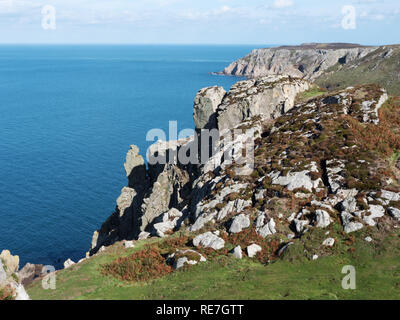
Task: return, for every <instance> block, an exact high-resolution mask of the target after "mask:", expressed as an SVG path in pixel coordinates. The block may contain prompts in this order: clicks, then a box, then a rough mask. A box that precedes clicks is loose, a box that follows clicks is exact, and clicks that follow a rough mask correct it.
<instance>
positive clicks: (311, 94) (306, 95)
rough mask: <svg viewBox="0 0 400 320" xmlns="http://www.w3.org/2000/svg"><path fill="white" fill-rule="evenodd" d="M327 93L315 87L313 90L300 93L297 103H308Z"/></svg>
mask: <svg viewBox="0 0 400 320" xmlns="http://www.w3.org/2000/svg"><path fill="white" fill-rule="evenodd" d="M325 93H326V90H324V89H322V88H320V87H318V86H313V87H312V88H311V89H309V90H307V91H304V92H302V93H300V94H299V95H298V96H297V98H296V103H303V102H307V101H308V100H310V99H312V98H316V97H319V96H322V95H324V94H325Z"/></svg>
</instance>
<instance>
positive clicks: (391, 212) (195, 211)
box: [92, 76, 400, 268]
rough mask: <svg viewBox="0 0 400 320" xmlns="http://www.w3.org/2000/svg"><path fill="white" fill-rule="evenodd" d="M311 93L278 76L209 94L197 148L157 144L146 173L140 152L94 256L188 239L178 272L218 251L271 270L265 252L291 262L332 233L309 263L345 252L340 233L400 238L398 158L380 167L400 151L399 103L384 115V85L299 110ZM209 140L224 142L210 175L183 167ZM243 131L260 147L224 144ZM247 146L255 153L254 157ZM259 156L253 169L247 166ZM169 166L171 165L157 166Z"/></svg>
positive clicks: (208, 162) (195, 166)
mask: <svg viewBox="0 0 400 320" xmlns="http://www.w3.org/2000/svg"><path fill="white" fill-rule="evenodd" d="M310 86H311V84H310V83H309V82H308V81H307V80H301V79H294V78H291V77H285V76H272V77H265V78H260V79H257V80H256V79H252V80H247V81H240V82H239V83H237V84H236V85H234V86H233V87H232V89H231V90H230V91H229V92H227V93H226V92H225V91H224V90H222V89H221V88H218V87H211V88H206V89H202V90H201V91H200V92H199V93H198V94H197V96H196V99H195V103H194V120H195V123H196V131H195V133H196V134H195V136H194V137H189V138H186V139H181V140H174V141H169V142H165V141H158V142H156V143H155V144H153V145H152V146H151V147H150V148H149V150H148V153H147V156H148V157H147V158H148V159H149V161H148V165H147V169H146V168H143V161H142V159H141V156H140V155H139V154H138V150H137V148H135V147H131V150H130V151H129V153H128V156H127V161H126V163H125V168H126V171H127V176H128V178H129V184H128V186H127V187H125V188H123V189H122V192H121V196H120V197H119V198H118V200H117V207H116V210H115V212H114V214H113V215H112V216H111V217H110V218H109V219H108V220H107V221H106V222H105V223H104V224H103V226H102V228H101V229H100V230H98V231H97V232H96V233H95V235H94V238H93V245H92V247H93V250H92V253H95V252H96V250H99V248H102V246H105V245H108V244H110V243H112V242H113V241H122V240H136V239H147V238H149V237H154V236H157V237H165V236H168V235H169V234H170V233H173V232H178V231H185V232H187V234H188V237H189V238H190V240H192V241H190V240H188V241H186V242H185V243H184V244H183V245H182V246H180V247H178V248H176V249H177V250H178V251H177V252H178V253H177V254H176V255H174V256H173V257H172V256H171V257H170V258H171V259H173V260H171V261H170V262H171V264H170V265H172V266H174V267H175V268H181V267H182V266H185V265H190V264H194V263H195V262H198V258H199V259H200V260H201V257H200V256H199V254H195V253H193V252H190V251H189V252H179V251H185V250H187V249H188V247H190V246H191V247H192V248H193V249H196V248H198V250H201V252H202V254H204V255H205V253H204V252H209V251H210V249H212V250H215V251H218V252H219V253H221V254H226V252H227V250H228V249H231V248H235V249H234V250H233V251H231V252H232V253H233V255H234V256H235V257H237V258H240V257H241V256H242V254H243V252H242V247H243V250H246V249H247V253H248V255H249V256H251V257H255V256H257V259H258V260H263V261H264V262H268V261H269V260H268V258H269V257H268V255H269V254H270V252H269V250H266V252H263V254H259V255H257V252H259V250H261V248H265V247H266V246H268V247H271V249H273V250H271V254H274V255H275V256H276V255H280V254H282V253H283V251H284V250H283V248H286V249H288V248H289V245H291V243H296V244H299V245H303V244H301V242H302V241H303V239H304V241H306V240H305V239H307V238H308V237H313V236H314V235H315V234H317V233H316V232H312V231H313V230H315V228H328V227H329V230H330V232H332V235H331V237H332V238H328V239H326V240H325V241H324V242H322V241H323V239H318V242H317V243H319V246H318V248H316V249H315V250H316V251H317V252H308V253H307V255H309V258H310V257H311V254H314V253H319V255H320V256H322V255H324V254H325V253H329V252H333V251H334V250H329V249H328V248H326V247H330V246H332V245H334V241H333V240H332V239H338V242H339V237H342V236H343V232H341V231H340V232H337V230H339V229H340V228H342V229H343V230H344V231H345V232H347V233H351V232H357V231H358V230H360V229H363V228H365V227H366V226H371V227H379V228H380V229H381V227H382V230H386V229H390V228H394V226H395V224H396V223H397V219H398V218H397V219H396V217H398V216H399V212H398V211H397V210H398V205H399V203H397V202H398V201H399V200H400V188H399V187H398V182H399V181H400V177H399V176H398V172H397V171H392V169H393V168H392V167H393V166H392V167H388V166H387V164H386V163H383V161H381V160H382V159H387V158H389V156H391V154H387V157H386V156H385V157H382V155H379V156H376V155H378V151H377V150H376V148H377V146H379V147H380V148H381V149H380V150H388V152H391V151H392V150H397V149H398V148H397V147H396V146H397V145H398V141H400V136H399V133H398V132H397V131H396V123H398V122H396V121H400V120H399V119H396V114H397V113H396V112H395V111H396V110H395V108H398V109H399V110H400V106H399V107H397V105H391V104H392V103H394V102H393V101H388V103H387V104H386V105H385V107H382V106H383V105H384V102H386V101H387V100H386V99H387V94H386V92H385V90H383V89H382V88H380V87H378V86H375V85H363V86H358V87H350V88H347V89H346V90H342V91H337V92H335V93H332V94H331V93H328V92H327V93H325V94H323V95H321V94H320V93H318V96H315V97H314V98H309V99H307V100H305V101H304V100H303V99H300V100H298V101H296V95H297V94H298V93H301V92H302V91H304V90H307V89H308V88H310ZM307 94H312V92H311V91H310V92H308V93H307ZM390 108H393V110H392V109H390ZM389 111H390V115H388V114H387V112H389ZM392 118H393V121H392ZM391 121H392V122H391ZM202 129H217V130H216V131H218V132H222V133H223V134H222V135H220V136H219V137H218V139H216V141H215V147H216V148H215V152H214V153H212V154H211V155H210V157H208V158H206V159H205V161H204V162H203V161H202V162H201V163H198V162H195V163H189V164H188V163H185V162H183V161H175V160H176V155H177V154H180V152H181V151H183V152H184V153H183V154H184V155H186V153H187V151H188V150H191V148H192V147H193V149H194V150H198V145H196V143H197V142H198V134H199V132H203V131H202ZM240 129H249V130H250V129H251V130H253V131H254V135H253V136H252V137H249V136H247V135H246V134H244V133H241V134H238V135H237V136H236V137H232V140H230V141H225V139H224V138H225V136H230V135H231V133H232V132H234V131H236V130H238V131H239V130H240ZM204 131H207V130H204ZM232 136H235V135H234V134H233V135H232ZM375 136H377V137H379V138H380V140H379V141H375V140H374V138H375ZM363 137H368V139H363ZM386 137H387V139H388V141H386V140H385V138H386ZM248 145H250V150H249V149H246V150H244V149H243V147H244V146H248ZM248 151H249V154H250V155H251V157H248V158H246V156H247V154H248ZM379 152H382V151H379ZM231 155H234V156H237V158H235V160H236V159H239V160H240V159H243V158H244V159H245V160H252V161H253V162H252V164H253V167H246V165H247V163H246V161H245V162H244V163H243V162H242V163H240V162H239V161H228V160H229V159H228V158H229V156H231ZM163 157H164V158H165V160H166V161H165V163H163V162H159V161H153V160H157V159H161V158H163ZM199 158H200V159H202V157H198V154H196V157H195V160H198V159H199ZM202 160H203V159H202ZM385 166H386V167H385ZM143 169H145V170H143ZM243 169H246V170H243ZM247 169H251V170H247ZM393 170H394V169H393ZM132 172H137V174H132ZM396 179H397V180H396ZM395 180H396V181H395ZM389 190H390V191H389ZM332 224H333V225H334V226H333V227H331V225H332ZM338 225H339V226H338ZM310 231H311V232H310ZM198 233H200V234H198ZM322 233H324V232H322ZM328 234H329V233H326V236H328ZM308 235H309V236H308ZM287 239H289V240H290V242H289V243H286V244H285V241H287ZM299 239H300V241H299ZM340 240H342V239H340ZM160 241H161V242H164V241H163V240H160ZM243 241H245V242H244V243H243ZM125 243H126V242H125ZM251 243H254V245H251V246H249V247H247V246H248V244H251ZM256 243H257V244H256ZM340 243H342V241H341V242H340ZM240 246H242V247H240ZM296 247H297V246H296ZM203 248H207V249H208V250H203ZM245 248H246V249H245ZM286 249H285V250H286ZM290 250H291V249H289V251H290ZM321 250H323V251H324V252H323V253H321V252H320V251H321ZM279 252H280V253H279ZM204 258H205V257H204Z"/></svg>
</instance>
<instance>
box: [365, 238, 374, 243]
mask: <svg viewBox="0 0 400 320" xmlns="http://www.w3.org/2000/svg"><path fill="white" fill-rule="evenodd" d="M364 240H365V241H367V242H372V241H373V239H372V238H371V237H365V239H364Z"/></svg>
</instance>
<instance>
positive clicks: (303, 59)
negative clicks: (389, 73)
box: [221, 45, 378, 80]
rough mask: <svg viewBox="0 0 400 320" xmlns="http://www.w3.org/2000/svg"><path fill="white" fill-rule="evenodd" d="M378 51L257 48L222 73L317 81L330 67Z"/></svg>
mask: <svg viewBox="0 0 400 320" xmlns="http://www.w3.org/2000/svg"><path fill="white" fill-rule="evenodd" d="M377 49H378V47H364V46H360V45H353V46H344V45H337V46H332V45H331V46H330V45H301V46H293V47H288V46H286V47H277V48H268V49H255V50H253V51H252V52H251V53H250V54H248V55H247V56H245V57H243V58H241V59H239V60H237V61H235V62H233V63H231V64H230V65H229V66H228V67H226V68H225V69H224V71H222V72H221V74H224V75H233V76H245V77H248V78H258V77H264V76H268V75H277V74H285V75H290V76H292V77H299V78H305V79H308V80H315V79H317V78H318V77H320V76H321V75H322V74H324V72H326V71H327V70H328V69H329V68H331V67H333V66H335V65H337V64H340V65H345V64H347V63H349V62H352V61H357V60H360V59H362V58H363V57H365V56H367V55H368V54H370V53H371V52H373V51H375V50H377Z"/></svg>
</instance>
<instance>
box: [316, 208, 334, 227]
mask: <svg viewBox="0 0 400 320" xmlns="http://www.w3.org/2000/svg"><path fill="white" fill-rule="evenodd" d="M315 217H316V226H317V227H318V228H326V227H328V226H329V225H330V224H331V222H332V219H331V217H330V215H329V213H328V212H326V211H325V210H316V211H315Z"/></svg>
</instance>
